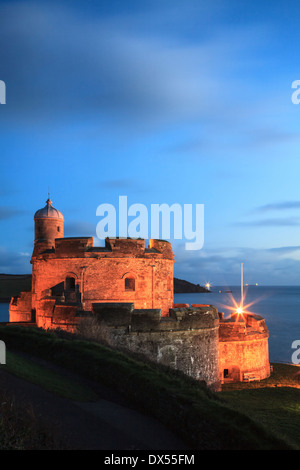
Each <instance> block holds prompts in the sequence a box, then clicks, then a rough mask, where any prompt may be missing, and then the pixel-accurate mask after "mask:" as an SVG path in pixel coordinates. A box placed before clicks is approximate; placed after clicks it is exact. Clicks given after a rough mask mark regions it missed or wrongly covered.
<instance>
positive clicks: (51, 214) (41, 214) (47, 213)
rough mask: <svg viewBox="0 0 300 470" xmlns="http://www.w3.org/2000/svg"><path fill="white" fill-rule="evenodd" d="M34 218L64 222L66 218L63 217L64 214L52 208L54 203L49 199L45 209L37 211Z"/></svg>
mask: <svg viewBox="0 0 300 470" xmlns="http://www.w3.org/2000/svg"><path fill="white" fill-rule="evenodd" d="M34 218H35V219H62V220H64V216H63V215H62V213H61V212H60V211H59V210H57V209H55V207H53V206H52V201H51V200H50V198H48V199H47V201H46V205H45V207H43V208H42V209H39V210H38V211H36V213H35V214H34Z"/></svg>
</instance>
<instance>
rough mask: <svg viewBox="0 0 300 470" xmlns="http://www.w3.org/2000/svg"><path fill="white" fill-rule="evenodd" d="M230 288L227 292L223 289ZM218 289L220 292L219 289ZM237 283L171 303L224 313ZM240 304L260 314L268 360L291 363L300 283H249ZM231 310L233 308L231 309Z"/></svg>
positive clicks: (299, 323)
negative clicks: (266, 334) (266, 332)
mask: <svg viewBox="0 0 300 470" xmlns="http://www.w3.org/2000/svg"><path fill="white" fill-rule="evenodd" d="M226 290H231V291H232V292H231V293H227V292H225V291H226ZM219 291H221V292H219ZM240 294H241V291H240V287H237V286H234V287H229V288H228V287H226V288H224V287H218V286H216V287H213V288H212V292H211V293H208V294H206V293H205V294H175V296H174V301H175V303H188V304H211V305H215V306H216V307H217V308H218V310H219V311H220V312H224V314H225V317H226V316H228V315H229V314H230V312H231V308H224V307H225V306H227V307H230V306H234V303H233V299H235V301H236V302H237V303H238V304H239V302H240ZM244 294H245V295H246V296H245V302H244V305H248V304H252V305H251V306H249V308H248V309H247V310H248V311H251V312H253V313H257V314H258V315H262V316H263V317H264V318H265V320H266V324H267V327H268V330H269V334H270V336H269V354H270V361H271V362H288V363H291V362H292V359H291V356H292V354H293V352H294V351H295V350H294V349H292V347H291V345H292V342H293V341H294V340H300V287H295V286H293V287H285V286H284V287H279V286H275V287H269V286H268V287H263V286H253V287H252V286H249V287H248V288H245V289H244ZM8 307H9V304H6V303H0V321H8V319H9V317H8ZM232 310H234V309H232Z"/></svg>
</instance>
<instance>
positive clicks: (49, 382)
mask: <svg viewBox="0 0 300 470" xmlns="http://www.w3.org/2000/svg"><path fill="white" fill-rule="evenodd" d="M1 368H3V369H4V370H6V371H8V372H10V373H11V374H13V375H15V376H17V377H20V378H22V379H24V380H27V381H28V382H32V383H34V384H36V385H39V386H41V387H42V388H44V389H45V390H47V391H48V392H51V393H54V394H55V395H59V396H61V397H63V398H68V399H69V400H74V401H94V400H96V399H97V395H96V394H95V393H94V392H93V390H91V389H90V388H89V387H87V386H85V385H82V384H81V383H78V382H75V381H73V380H71V379H68V378H66V377H65V376H64V375H62V374H61V373H58V372H57V371H53V370H51V369H49V368H47V367H46V366H45V365H40V364H37V363H36V362H34V360H33V359H28V358H25V357H24V356H22V355H20V354H17V353H15V352H11V351H8V352H7V355H6V365H2V366H0V369H1Z"/></svg>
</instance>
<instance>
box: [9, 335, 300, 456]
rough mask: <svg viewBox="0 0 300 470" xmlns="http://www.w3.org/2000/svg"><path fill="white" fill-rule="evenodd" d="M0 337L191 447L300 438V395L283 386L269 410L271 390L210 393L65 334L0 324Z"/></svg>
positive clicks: (263, 444)
mask: <svg viewBox="0 0 300 470" xmlns="http://www.w3.org/2000/svg"><path fill="white" fill-rule="evenodd" d="M0 338H1V339H2V340H4V341H5V343H6V346H7V349H8V350H17V351H18V352H24V353H29V354H31V355H33V356H36V357H38V358H41V359H44V360H46V361H49V363H51V362H52V363H54V364H57V365H59V366H61V367H64V368H66V369H69V370H72V371H73V372H76V373H78V374H80V375H82V377H85V378H88V379H90V380H94V381H98V382H100V383H103V384H104V385H106V386H108V387H110V388H111V389H113V390H115V391H117V392H118V393H120V394H121V395H122V396H123V397H124V398H127V399H129V400H130V401H131V402H134V403H135V404H136V406H137V407H138V408H139V409H140V410H141V411H142V412H144V413H147V414H148V415H151V416H152V417H154V418H155V419H157V420H158V421H160V422H161V423H163V424H164V425H165V426H167V427H169V429H171V430H172V431H173V432H175V433H177V434H178V436H179V437H181V438H182V439H183V440H184V441H185V442H186V443H187V445H188V446H189V448H191V449H199V450H221V449H233V450H246V449H257V450H279V449H281V450H284V449H295V448H296V449H300V439H299V438H298V436H296V437H295V436H294V434H293V431H294V427H295V426H296V421H297V419H298V409H297V406H296V403H297V401H296V400H297V397H295V396H293V397H292V393H294V392H299V390H295V389H291V388H288V393H287V395H286V397H287V399H288V400H290V401H288V402H287V401H286V400H285V396H284V393H285V390H284V388H281V389H278V390H280V391H281V393H282V395H281V396H279V395H277V397H275V398H276V399H275V398H274V400H273V403H274V405H273V406H269V409H268V407H267V406H266V403H268V397H267V395H269V397H270V394H272V393H273V392H275V393H276V389H275V388H274V387H273V389H271V388H270V389H268V391H267V392H266V391H264V390H265V389H264V388H258V389H254V388H252V389H249V390H231V391H228V390H227V391H224V392H220V393H212V392H211V391H210V390H208V389H207V388H206V387H205V384H203V383H201V382H199V381H196V380H194V379H191V378H189V377H187V376H185V375H184V374H182V373H179V372H178V371H174V370H171V369H169V368H166V367H162V366H160V365H158V364H152V363H144V362H141V361H140V360H139V359H136V358H134V357H132V356H128V355H126V354H123V353H121V352H118V351H115V350H113V349H110V348H108V347H105V346H103V345H101V344H98V343H92V342H88V341H83V340H80V339H78V338H76V337H75V336H72V335H67V334H65V333H64V334H62V333H58V332H54V331H51V332H46V331H43V330H40V329H37V328H29V327H28V328H27V327H20V326H1V327H0ZM1 367H5V366H1ZM21 369H22V368H21ZM28 374H30V370H29V372H28ZM28 379H30V377H29V378H28ZM39 380H40V377H39ZM260 384H262V382H261V383H260ZM40 385H41V382H40ZM251 385H253V384H251ZM245 391H246V392H247V393H256V394H257V396H256V398H254V399H252V398H247V395H246V394H245ZM298 402H300V401H299V397H298ZM286 403H291V406H290V409H289V413H290V414H289V415H288V416H287V417H286V419H285V432H284V434H283V433H282V432H281V428H280V419H279V418H280V416H279V415H280V414H279V413H277V412H275V411H276V409H277V408H276V407H281V408H280V410H281V417H283V414H284V407H285V405H286ZM260 410H261V411H260ZM262 411H263V413H264V420H263V421H262V419H261V416H262V415H261V412H262ZM0 424H1V423H0Z"/></svg>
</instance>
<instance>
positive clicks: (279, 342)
mask: <svg viewBox="0 0 300 470" xmlns="http://www.w3.org/2000/svg"><path fill="white" fill-rule="evenodd" d="M211 289H212V292H211V293H208V294H207V293H204V294H175V298H174V302H175V303H188V304H197V303H198V304H211V305H215V306H216V307H217V308H218V310H219V311H220V312H224V314H225V317H226V316H228V315H229V314H230V312H231V309H230V308H229V309H227V308H224V306H229V307H230V306H233V305H234V303H233V299H235V301H236V302H237V304H239V303H240V299H241V288H240V287H237V286H235V287H229V288H228V287H226V288H224V287H218V286H216V287H212V288H211ZM219 290H220V291H221V293H219ZM226 290H231V291H232V293H226V292H225V291H226ZM244 295H246V297H245V301H244V305H245V306H246V305H248V304H252V305H251V306H249V308H248V309H247V310H248V311H251V312H253V313H257V314H258V315H261V316H263V317H264V318H265V320H266V324H267V327H268V330H269V357H270V361H271V362H287V363H292V358H291V356H292V354H293V352H294V351H295V349H292V347H291V345H292V342H293V341H294V340H300V287H296V286H292V287H286V286H281V287H279V286H274V287H271V286H267V287H263V286H249V287H248V288H244ZM233 310H234V309H233Z"/></svg>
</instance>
